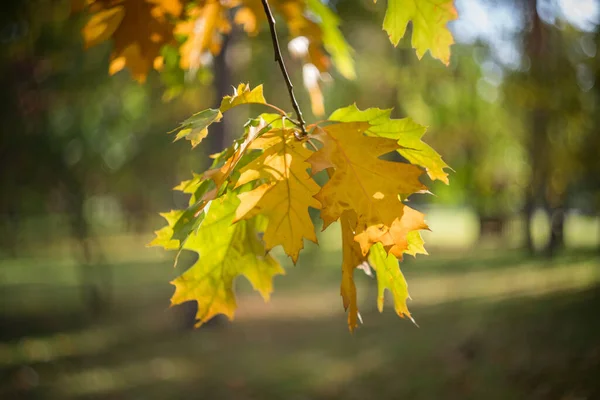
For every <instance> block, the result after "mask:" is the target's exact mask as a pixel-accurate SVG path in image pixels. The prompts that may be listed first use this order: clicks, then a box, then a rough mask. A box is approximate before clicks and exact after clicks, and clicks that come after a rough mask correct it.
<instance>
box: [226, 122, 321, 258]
mask: <svg viewBox="0 0 600 400" xmlns="http://www.w3.org/2000/svg"><path fill="white" fill-rule="evenodd" d="M250 148H262V149H265V150H264V153H263V154H262V155H260V156H259V157H258V158H256V159H255V160H254V161H252V162H250V163H249V164H248V165H246V166H245V167H244V168H242V169H241V170H240V173H241V175H240V178H239V179H238V181H237V184H236V185H237V186H240V185H243V184H246V183H248V182H253V181H256V180H261V182H262V181H264V183H262V184H260V185H259V186H258V187H256V188H255V189H253V190H251V191H249V192H244V193H241V194H240V195H239V198H240V201H241V203H240V206H239V207H238V209H237V211H236V220H241V219H246V218H251V217H253V216H255V215H257V214H261V215H264V216H265V217H267V219H268V224H267V226H266V230H265V235H264V238H263V239H264V241H265V245H266V248H267V250H270V249H272V248H273V247H275V246H277V245H282V246H283V249H284V251H285V252H286V254H288V255H289V256H290V257H291V258H292V260H293V261H294V263H295V262H296V261H297V260H298V255H299V253H300V250H302V249H303V248H304V238H306V239H308V240H311V241H313V242H315V243H316V242H317V237H316V235H315V228H314V225H313V223H312V220H311V218H310V215H309V214H308V208H309V207H313V208H317V209H318V208H320V207H321V204H320V203H319V202H318V201H317V200H316V199H315V198H314V197H313V196H314V195H315V194H316V193H317V192H318V191H319V189H320V187H319V185H317V183H316V182H315V181H314V180H313V179H312V178H311V177H310V176H309V175H308V172H307V171H306V170H307V168H308V167H309V166H310V165H309V164H308V163H307V162H306V159H307V158H308V157H310V155H311V154H312V153H311V152H310V151H309V150H307V149H306V148H304V146H303V142H302V141H299V140H297V139H296V137H295V135H294V131H293V130H291V129H274V130H271V131H269V132H267V133H265V134H264V135H262V136H261V137H260V138H258V139H255V140H254V141H253V142H252V144H250Z"/></svg>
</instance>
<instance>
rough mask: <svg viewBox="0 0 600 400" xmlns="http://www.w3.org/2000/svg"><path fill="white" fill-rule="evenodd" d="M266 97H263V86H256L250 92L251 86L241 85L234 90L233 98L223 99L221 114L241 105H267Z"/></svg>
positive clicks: (226, 97)
mask: <svg viewBox="0 0 600 400" xmlns="http://www.w3.org/2000/svg"><path fill="white" fill-rule="evenodd" d="M266 103H267V101H266V100H265V96H264V95H263V87H262V85H258V86H256V87H255V88H254V89H252V90H250V85H248V84H245V83H240V84H239V85H238V87H237V88H235V89H234V91H233V95H232V96H225V97H223V101H221V106H220V107H219V109H220V110H221V112H225V111H227V110H229V109H232V108H233V107H235V106H239V105H241V104H266Z"/></svg>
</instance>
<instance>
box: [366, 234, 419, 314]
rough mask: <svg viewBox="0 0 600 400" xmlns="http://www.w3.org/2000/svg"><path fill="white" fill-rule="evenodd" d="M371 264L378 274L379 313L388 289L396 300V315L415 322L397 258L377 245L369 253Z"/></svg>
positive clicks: (379, 244) (380, 245) (406, 286)
mask: <svg viewBox="0 0 600 400" xmlns="http://www.w3.org/2000/svg"><path fill="white" fill-rule="evenodd" d="M369 264H370V265H371V267H373V269H374V270H375V272H376V273H377V308H378V309H379V312H382V311H383V300H384V293H385V290H386V289H388V290H389V291H390V292H391V293H392V296H393V298H394V309H395V310H396V314H398V316H400V317H402V318H404V317H408V318H410V319H411V321H413V322H415V321H414V320H413V319H412V317H411V316H410V311H408V306H407V305H406V300H407V299H410V296H409V294H408V285H407V283H406V279H404V275H402V272H401V271H400V266H399V265H398V264H399V263H398V260H397V259H396V257H394V256H393V255H391V254H387V252H386V251H385V249H384V247H383V245H382V244H381V243H377V244H375V245H373V246H372V247H371V250H370V251H369Z"/></svg>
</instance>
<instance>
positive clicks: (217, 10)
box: [73, 0, 456, 115]
mask: <svg viewBox="0 0 600 400" xmlns="http://www.w3.org/2000/svg"><path fill="white" fill-rule="evenodd" d="M375 1H376V0H375ZM269 3H270V4H271V7H272V8H273V9H274V11H275V13H276V14H277V15H278V16H280V17H281V18H282V19H283V21H284V22H285V24H286V26H287V31H288V33H289V38H290V39H291V42H290V50H291V53H292V55H294V56H296V57H297V58H299V59H301V60H302V62H303V64H304V68H303V71H304V84H305V86H306V88H307V90H308V91H309V94H310V98H311V103H312V108H313V113H314V114H315V115H322V114H324V107H323V96H322V93H321V88H320V78H321V74H322V73H326V72H327V71H329V70H330V69H331V66H332V64H333V65H334V66H335V67H336V69H337V70H338V71H339V73H340V74H341V75H342V76H343V77H345V78H346V79H354V78H355V76H356V73H355V69H354V62H353V59H352V54H353V50H352V48H351V47H350V46H349V45H348V43H347V42H346V40H345V39H344V36H343V35H342V33H341V31H340V29H339V25H340V20H339V18H338V16H337V15H336V14H335V13H334V12H333V11H332V10H331V9H330V8H329V7H328V6H326V5H325V4H323V3H322V2H321V1H320V0H270V1H269ZM73 9H74V10H75V11H81V10H84V9H87V11H88V12H89V13H90V14H91V17H90V19H89V20H88V21H87V23H86V24H85V26H84V28H83V31H82V33H83V38H84V42H85V45H86V47H91V46H95V45H97V44H99V43H102V42H104V41H106V40H109V39H111V40H112V41H113V44H114V47H113V51H112V54H111V61H110V66H109V72H110V74H114V73H116V72H118V71H121V70H122V69H124V68H126V67H127V68H128V69H129V70H130V72H131V74H132V76H133V77H134V79H136V80H138V81H140V82H143V81H144V80H145V79H146V76H147V74H148V72H149V70H151V69H156V70H161V69H162V68H163V65H164V59H163V53H162V48H163V46H165V45H170V46H175V47H177V48H178V49H179V65H180V67H181V68H182V69H184V70H187V71H192V72H193V71H197V70H198V69H199V68H200V67H201V66H203V65H204V64H206V63H207V62H209V60H210V59H211V57H210V56H214V55H217V54H218V53H219V52H220V51H221V48H222V43H223V37H224V36H225V35H227V34H229V33H230V31H231V29H232V26H234V25H237V26H240V27H241V28H242V29H243V30H244V31H245V32H246V33H247V34H248V35H250V36H255V35H257V34H258V33H259V31H260V28H261V26H263V25H264V22H265V21H266V17H265V14H264V11H263V6H262V5H261V0H73ZM455 18H456V11H455V9H454V6H453V4H452V0H427V1H422V0H388V5H387V11H386V15H385V19H384V22H383V28H384V29H385V30H386V32H387V33H388V35H389V37H390V40H391V41H392V43H393V44H394V45H397V44H398V42H399V40H400V38H402V36H404V33H405V31H406V28H407V25H408V23H409V21H412V24H413V37H412V44H413V47H414V48H415V49H416V51H417V55H418V57H419V58H421V57H422V56H423V54H425V52H426V51H428V50H429V51H430V52H431V55H432V56H433V57H435V58H438V59H440V60H441V61H442V62H444V63H445V64H448V62H449V59H450V45H451V44H452V43H453V39H452V35H451V34H450V32H449V31H448V29H447V28H446V23H447V22H448V21H450V20H452V19H455Z"/></svg>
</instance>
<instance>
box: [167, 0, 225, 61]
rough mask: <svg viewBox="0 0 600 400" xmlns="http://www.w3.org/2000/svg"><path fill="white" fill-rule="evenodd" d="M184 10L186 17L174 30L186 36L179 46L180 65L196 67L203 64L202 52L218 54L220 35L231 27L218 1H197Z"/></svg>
mask: <svg viewBox="0 0 600 400" xmlns="http://www.w3.org/2000/svg"><path fill="white" fill-rule="evenodd" d="M198 3H199V4H201V5H197V4H196V5H194V6H193V7H191V8H190V9H188V11H187V17H188V18H187V19H186V20H185V21H181V22H179V23H178V24H177V26H176V27H175V34H178V35H185V36H187V40H186V41H185V42H184V43H183V44H182V45H181V47H180V48H179V52H180V54H181V58H180V66H181V68H182V69H184V70H192V71H196V70H198V68H200V66H201V65H202V56H203V54H204V53H210V54H213V55H217V54H219V53H220V52H221V46H222V39H221V37H222V35H226V34H228V33H229V32H230V31H231V24H230V22H229V19H228V16H227V11H228V9H227V8H225V7H224V6H223V5H222V4H221V2H220V1H217V0H206V1H201V2H198Z"/></svg>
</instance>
